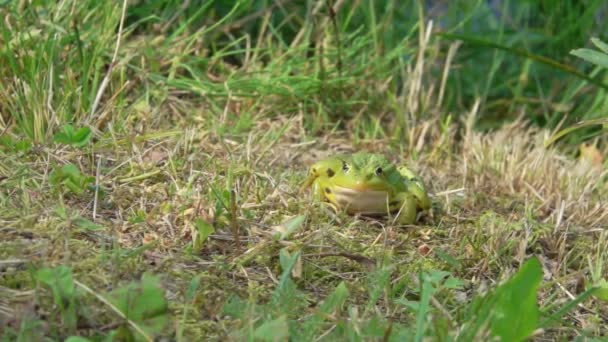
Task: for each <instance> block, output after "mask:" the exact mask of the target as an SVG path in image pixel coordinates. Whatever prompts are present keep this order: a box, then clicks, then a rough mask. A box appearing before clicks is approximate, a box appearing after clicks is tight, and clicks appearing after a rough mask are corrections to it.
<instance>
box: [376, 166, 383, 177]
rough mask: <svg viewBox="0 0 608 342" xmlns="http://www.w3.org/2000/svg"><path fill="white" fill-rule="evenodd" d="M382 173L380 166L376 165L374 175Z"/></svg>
mask: <svg viewBox="0 0 608 342" xmlns="http://www.w3.org/2000/svg"><path fill="white" fill-rule="evenodd" d="M381 174H382V168H381V167H380V166H378V167H377V168H376V176H380V175H381Z"/></svg>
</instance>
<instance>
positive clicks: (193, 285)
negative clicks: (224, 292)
mask: <svg viewBox="0 0 608 342" xmlns="http://www.w3.org/2000/svg"><path fill="white" fill-rule="evenodd" d="M201 277H202V276H201V275H200V274H199V275H197V276H196V277H194V278H192V280H191V281H190V285H189V286H188V291H186V301H188V302H191V301H192V300H194V295H195V294H196V291H198V288H199V287H200V285H201Z"/></svg>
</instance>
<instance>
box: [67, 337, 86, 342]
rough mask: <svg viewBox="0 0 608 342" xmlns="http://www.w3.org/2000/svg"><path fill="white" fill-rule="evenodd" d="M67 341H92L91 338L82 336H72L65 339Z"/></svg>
mask: <svg viewBox="0 0 608 342" xmlns="http://www.w3.org/2000/svg"><path fill="white" fill-rule="evenodd" d="M65 342H91V340H89V339H88V338H84V337H81V336H70V337H68V338H67V339H66V340H65Z"/></svg>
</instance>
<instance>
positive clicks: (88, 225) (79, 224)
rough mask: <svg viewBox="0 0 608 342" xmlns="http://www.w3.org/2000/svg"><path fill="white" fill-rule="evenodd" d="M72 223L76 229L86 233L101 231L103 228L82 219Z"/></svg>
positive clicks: (79, 218)
mask: <svg viewBox="0 0 608 342" xmlns="http://www.w3.org/2000/svg"><path fill="white" fill-rule="evenodd" d="M74 223H75V224H76V227H78V228H80V229H82V230H88V231H97V230H103V229H104V227H103V226H102V225H99V224H97V223H95V222H93V221H91V220H89V219H86V218H84V217H77V218H75V219H74Z"/></svg>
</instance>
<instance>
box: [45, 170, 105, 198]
mask: <svg viewBox="0 0 608 342" xmlns="http://www.w3.org/2000/svg"><path fill="white" fill-rule="evenodd" d="M94 181H95V177H91V176H86V175H83V174H82V173H80V170H79V169H78V167H76V165H74V164H67V165H64V166H62V167H61V168H56V169H55V170H53V171H52V172H51V174H50V176H49V183H50V184H51V185H52V186H54V187H55V188H57V189H61V190H66V191H69V192H73V193H75V194H77V195H80V194H82V193H83V192H85V191H86V190H87V189H88V188H89V186H90V185H91V184H92V183H93V182H94Z"/></svg>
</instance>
